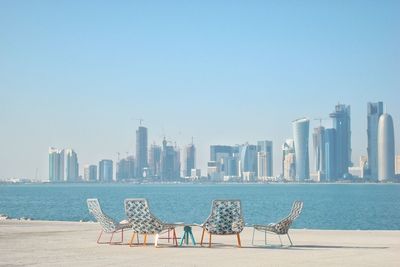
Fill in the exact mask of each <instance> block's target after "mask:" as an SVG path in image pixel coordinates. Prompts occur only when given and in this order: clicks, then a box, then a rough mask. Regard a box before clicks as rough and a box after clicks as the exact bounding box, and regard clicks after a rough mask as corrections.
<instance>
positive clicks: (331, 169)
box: [324, 128, 338, 182]
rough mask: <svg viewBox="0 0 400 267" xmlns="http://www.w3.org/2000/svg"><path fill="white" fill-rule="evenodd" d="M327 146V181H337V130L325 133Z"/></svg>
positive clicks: (328, 130)
mask: <svg viewBox="0 0 400 267" xmlns="http://www.w3.org/2000/svg"><path fill="white" fill-rule="evenodd" d="M324 146H325V181H328V182H332V181H335V180H336V179H337V178H338V177H337V170H336V166H337V163H336V130H335V129H333V128H332V129H325V131H324Z"/></svg>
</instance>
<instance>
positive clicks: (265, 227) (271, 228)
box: [253, 223, 276, 232]
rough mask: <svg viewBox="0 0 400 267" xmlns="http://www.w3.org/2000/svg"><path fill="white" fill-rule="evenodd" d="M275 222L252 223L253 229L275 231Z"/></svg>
mask: <svg viewBox="0 0 400 267" xmlns="http://www.w3.org/2000/svg"><path fill="white" fill-rule="evenodd" d="M275 226H276V224H275V223H270V224H267V225H261V224H256V225H254V226H253V227H254V229H256V230H259V231H268V232H275V229H276V228H275Z"/></svg>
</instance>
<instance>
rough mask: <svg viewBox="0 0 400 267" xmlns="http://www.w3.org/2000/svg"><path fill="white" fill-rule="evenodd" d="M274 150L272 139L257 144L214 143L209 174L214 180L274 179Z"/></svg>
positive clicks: (249, 180)
mask: <svg viewBox="0 0 400 267" xmlns="http://www.w3.org/2000/svg"><path fill="white" fill-rule="evenodd" d="M272 151H273V149H272V141H268V140H265V141H258V142H257V145H251V144H248V143H246V144H243V145H235V146H227V145H212V146H210V161H208V163H207V176H208V178H209V180H210V181H213V182H221V181H225V182H227V181H239V182H255V181H268V180H274V177H273V152H272Z"/></svg>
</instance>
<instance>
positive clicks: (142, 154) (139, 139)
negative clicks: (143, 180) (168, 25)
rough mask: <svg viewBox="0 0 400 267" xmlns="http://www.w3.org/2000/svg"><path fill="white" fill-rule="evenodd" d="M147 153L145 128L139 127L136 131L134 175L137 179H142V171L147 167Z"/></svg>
mask: <svg viewBox="0 0 400 267" xmlns="http://www.w3.org/2000/svg"><path fill="white" fill-rule="evenodd" d="M147 152H148V151H147V128H146V127H143V126H139V128H138V129H137V131H136V166H137V171H136V175H137V176H138V177H143V170H144V169H145V168H147V167H148V164H147Z"/></svg>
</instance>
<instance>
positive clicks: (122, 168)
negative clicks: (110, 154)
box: [116, 156, 135, 181]
mask: <svg viewBox="0 0 400 267" xmlns="http://www.w3.org/2000/svg"><path fill="white" fill-rule="evenodd" d="M116 178H117V181H124V180H129V179H133V178H135V160H134V158H133V156H130V157H126V158H125V159H121V160H120V161H119V162H118V163H117V173H116Z"/></svg>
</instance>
